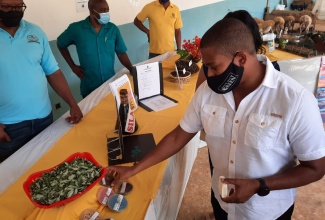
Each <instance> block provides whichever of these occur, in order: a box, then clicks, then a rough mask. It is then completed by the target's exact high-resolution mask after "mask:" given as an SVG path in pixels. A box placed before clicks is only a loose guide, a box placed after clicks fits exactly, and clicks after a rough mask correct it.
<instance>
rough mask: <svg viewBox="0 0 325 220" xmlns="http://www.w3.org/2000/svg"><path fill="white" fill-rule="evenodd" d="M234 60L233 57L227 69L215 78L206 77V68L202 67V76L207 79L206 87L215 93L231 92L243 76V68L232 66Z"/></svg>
mask: <svg viewBox="0 0 325 220" xmlns="http://www.w3.org/2000/svg"><path fill="white" fill-rule="evenodd" d="M235 56H236V55H235ZM234 59H235V57H234V58H233V59H232V61H231V63H230V64H229V66H228V68H227V69H226V70H225V71H224V72H223V73H221V74H220V75H217V76H208V68H207V67H206V66H203V70H204V75H205V77H206V78H207V82H208V86H209V87H210V89H212V90H213V91H214V92H215V93H218V94H225V93H228V92H230V91H232V90H233V89H234V88H236V87H237V86H238V85H239V83H240V80H241V78H242V76H243V72H244V67H241V66H237V65H236V64H234Z"/></svg>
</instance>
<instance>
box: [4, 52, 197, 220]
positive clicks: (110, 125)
mask: <svg viewBox="0 0 325 220" xmlns="http://www.w3.org/2000/svg"><path fill="white" fill-rule="evenodd" d="M177 58H178V57H177V56H175V57H172V58H170V59H168V60H166V61H164V62H163V67H164V89H165V94H166V95H167V96H170V97H171V98H173V99H175V100H177V101H178V104H177V106H175V107H172V108H169V109H166V110H164V111H161V112H150V113H149V112H147V111H145V110H144V109H142V108H141V107H139V109H138V110H137V111H136V112H135V116H136V120H137V121H138V124H139V130H138V131H137V133H136V134H145V133H153V135H154V139H155V142H156V143H158V142H159V141H160V140H161V139H162V138H163V137H164V136H165V135H166V134H167V133H168V132H170V131H171V130H172V129H174V128H175V127H176V126H177V125H178V124H179V121H180V119H181V118H182V116H183V114H184V112H185V110H186V107H187V106H188V104H189V102H190V100H191V98H192V96H193V94H194V90H195V84H196V79H197V73H196V74H194V75H192V77H191V80H190V81H189V82H188V83H187V84H184V86H183V89H180V88H179V87H178V84H176V83H171V82H169V81H168V80H167V77H168V75H169V73H170V72H171V71H172V70H171V69H172V68H173V66H174V63H175V60H176V59H177ZM167 68H170V69H167ZM130 80H131V81H132V77H131V79H130ZM116 115H117V114H116V108H115V102H114V99H113V96H112V95H111V94H109V95H107V96H106V97H105V98H103V100H102V101H101V102H100V103H99V104H98V105H97V106H96V107H94V108H93V109H92V110H91V111H90V112H89V113H88V114H87V115H85V117H84V119H83V120H82V121H81V122H80V123H79V124H77V125H76V126H74V127H73V128H72V129H71V130H70V131H69V132H68V133H67V134H65V135H64V136H63V137H62V138H61V139H60V140H59V141H58V142H57V143H55V144H54V145H53V146H52V147H51V148H50V149H49V151H48V152H47V153H46V154H45V155H44V156H43V157H42V158H41V159H40V160H39V161H37V162H36V163H35V164H34V165H33V166H32V168H30V169H29V170H28V171H27V172H26V173H25V174H24V175H22V176H21V177H20V178H19V179H18V180H17V181H16V182H15V183H14V184H13V185H12V186H10V187H9V188H8V189H7V190H6V191H5V192H3V194H2V195H1V196H0V217H1V219H8V220H9V219H10V220H16V219H17V220H21V219H26V220H38V219H45V220H70V219H79V215H80V214H81V213H82V212H83V211H84V210H85V209H95V210H98V211H99V212H100V214H101V215H102V216H103V217H105V218H114V219H119V220H120V219H143V218H144V217H145V214H146V211H147V208H148V205H149V203H150V201H151V199H153V198H155V195H156V193H157V190H158V188H159V186H160V182H161V180H162V176H163V173H164V171H165V167H166V164H167V161H164V162H162V163H160V164H157V165H155V166H153V167H151V168H149V169H147V170H145V171H143V172H141V173H139V174H138V175H136V176H134V177H132V178H131V179H129V181H130V182H131V183H132V184H133V186H134V189H133V191H132V192H131V193H130V194H129V195H127V196H126V198H127V200H128V204H129V205H128V207H127V208H126V209H125V210H124V211H123V212H121V213H114V212H112V211H110V210H109V209H108V208H107V207H104V206H101V205H100V204H99V203H98V202H97V200H96V193H97V190H98V189H99V188H100V187H101V186H100V185H99V184H97V185H96V186H95V187H93V188H92V189H91V190H90V191H89V192H87V193H86V194H84V195H82V196H81V197H79V198H78V199H76V200H74V201H72V202H70V203H68V204H66V205H64V206H61V207H58V208H51V209H40V208H37V207H35V206H34V205H33V204H32V203H31V201H30V200H29V199H28V197H27V196H26V194H25V192H24V191H23V187H22V186H23V183H24V181H25V180H26V179H27V177H28V176H29V175H30V174H32V173H34V172H37V171H40V170H44V169H48V168H50V167H53V166H55V165H57V164H59V163H60V162H62V161H63V160H65V159H66V158H67V157H68V156H70V155H71V154H73V153H75V152H90V153H91V154H92V155H93V156H94V158H95V159H96V160H97V161H98V162H99V164H101V165H102V166H104V167H106V166H107V165H108V158H107V149H106V135H107V134H108V133H110V132H111V131H113V129H114V126H115V121H116ZM13 166H14V164H13ZM1 178H5V177H1Z"/></svg>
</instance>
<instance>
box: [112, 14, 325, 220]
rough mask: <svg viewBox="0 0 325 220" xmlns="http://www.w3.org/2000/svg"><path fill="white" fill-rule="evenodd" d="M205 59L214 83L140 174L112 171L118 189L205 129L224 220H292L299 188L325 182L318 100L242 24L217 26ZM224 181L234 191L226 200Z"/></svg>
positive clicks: (324, 136) (205, 42)
mask: <svg viewBox="0 0 325 220" xmlns="http://www.w3.org/2000/svg"><path fill="white" fill-rule="evenodd" d="M238 36H240V39H239V38H238ZM201 53H202V61H203V63H204V65H205V66H206V67H207V69H208V71H206V72H205V74H206V77H207V80H206V81H205V82H204V83H203V84H202V85H201V86H200V87H199V88H198V90H197V92H196V93H195V95H194V97H193V99H192V101H191V103H190V105H189V107H188V109H187V111H186V113H185V116H184V117H183V119H182V120H181V123H180V125H179V126H178V127H177V128H175V130H173V131H172V132H170V133H169V134H168V135H166V136H165V137H164V138H163V139H162V141H160V143H159V144H158V145H157V147H156V148H155V149H154V150H153V151H152V152H150V154H148V155H147V156H146V157H145V158H144V159H143V160H141V161H140V162H139V163H138V164H136V165H135V166H133V167H108V169H109V170H114V171H117V172H118V173H119V174H120V175H119V178H118V179H117V180H115V182H113V184H115V183H116V182H119V181H121V180H124V179H127V178H129V177H131V176H133V175H135V174H136V173H138V172H140V171H142V170H144V169H146V168H148V167H150V166H152V165H154V164H156V163H158V162H160V161H163V160H165V159H167V158H168V157H170V156H172V155H173V154H175V153H177V152H178V151H179V150H180V149H181V148H182V147H184V145H185V144H186V143H187V142H188V141H190V140H191V139H192V138H193V137H194V135H195V134H196V133H197V132H199V131H200V130H201V129H204V130H205V132H206V142H207V145H208V147H209V152H210V156H211V161H212V164H213V167H214V169H213V176H212V189H213V191H214V195H215V199H216V200H215V201H214V204H213V208H214V214H215V217H216V219H237V220H254V219H258V220H259V219H263V220H274V219H279V220H280V219H281V220H282V219H290V218H291V215H292V212H293V204H294V200H295V194H296V190H295V188H296V187H299V186H303V185H306V184H309V183H311V182H314V181H317V180H319V179H321V178H322V177H323V176H324V174H325V133H324V129H323V124H322V120H321V117H320V113H319V109H318V105H317V101H316V99H315V97H314V96H313V94H311V93H310V92H309V91H308V90H306V89H305V88H303V87H302V86H301V85H299V84H298V83H297V82H296V81H294V80H293V79H291V78H290V77H288V76H286V75H285V74H283V73H281V72H279V71H277V70H275V69H274V67H273V65H272V64H271V62H270V61H269V60H268V59H267V57H265V56H262V55H260V56H257V55H256V52H255V47H254V42H253V37H252V34H251V32H250V30H249V29H248V28H247V27H246V26H245V24H244V23H242V22H241V21H239V20H238V19H233V18H226V19H223V20H221V21H219V22H217V23H216V24H215V25H213V26H212V27H211V28H210V29H209V30H208V31H207V32H206V33H205V34H204V36H203V37H202V40H201ZM295 159H298V160H299V164H298V165H296V163H295ZM220 176H225V177H226V178H225V179H224V180H223V181H222V182H223V183H224V184H228V187H229V188H230V189H231V190H229V191H228V192H227V195H226V196H225V197H223V198H221V196H220V193H219V190H218V181H219V177H220Z"/></svg>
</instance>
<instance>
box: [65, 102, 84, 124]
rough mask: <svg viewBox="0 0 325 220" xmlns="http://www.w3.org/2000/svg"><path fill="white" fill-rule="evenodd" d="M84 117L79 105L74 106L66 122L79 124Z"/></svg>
mask: <svg viewBox="0 0 325 220" xmlns="http://www.w3.org/2000/svg"><path fill="white" fill-rule="evenodd" d="M82 117H83V114H82V112H81V110H80V108H79V106H78V105H76V106H72V107H71V108H70V117H67V118H66V119H65V120H66V121H67V122H69V123H70V124H75V123H78V122H79V121H80V120H81V119H82Z"/></svg>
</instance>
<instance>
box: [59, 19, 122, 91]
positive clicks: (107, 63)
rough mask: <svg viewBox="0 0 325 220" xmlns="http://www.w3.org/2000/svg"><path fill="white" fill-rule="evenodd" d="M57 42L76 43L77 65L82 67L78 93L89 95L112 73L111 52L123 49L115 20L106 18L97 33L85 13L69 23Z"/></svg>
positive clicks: (113, 72)
mask: <svg viewBox="0 0 325 220" xmlns="http://www.w3.org/2000/svg"><path fill="white" fill-rule="evenodd" d="M57 43H58V45H59V47H61V48H67V47H69V46H70V45H76V48H77V53H78V57H79V62H80V66H81V68H83V69H84V71H85V77H84V78H83V79H82V80H81V84H80V92H81V95H82V96H87V95H89V94H90V93H91V92H92V91H94V90H95V89H96V88H98V87H99V86H100V85H102V84H103V83H104V82H105V81H106V80H108V79H109V78H111V77H112V76H113V75H114V74H115V71H114V62H115V53H116V54H117V55H120V54H123V53H125V52H126V50H127V48H126V46H125V43H124V41H123V38H122V36H121V33H120V31H119V29H118V28H117V26H116V25H115V24H113V23H110V22H109V23H107V24H105V25H103V26H102V28H101V30H100V32H99V33H97V32H96V31H95V29H94V28H93V27H92V26H91V24H90V21H89V17H87V18H86V19H85V20H82V21H79V22H75V23H72V24H70V25H69V27H68V28H67V29H66V30H65V31H64V32H63V33H62V34H61V35H60V36H59V37H58V39H57Z"/></svg>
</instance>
